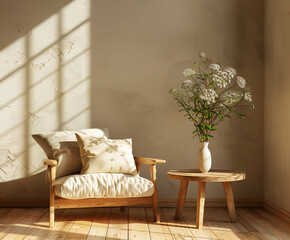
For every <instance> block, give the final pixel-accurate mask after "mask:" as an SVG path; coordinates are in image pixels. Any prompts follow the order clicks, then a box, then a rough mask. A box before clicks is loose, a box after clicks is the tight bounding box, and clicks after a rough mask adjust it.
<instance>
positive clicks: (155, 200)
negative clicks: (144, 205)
mask: <svg viewBox="0 0 290 240" xmlns="http://www.w3.org/2000/svg"><path fill="white" fill-rule="evenodd" d="M150 175H151V181H152V182H153V184H154V193H153V196H152V209H153V217H154V221H155V222H157V223H159V222H160V213H159V209H158V198H157V182H156V165H151V166H150Z"/></svg>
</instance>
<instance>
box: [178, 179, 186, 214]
mask: <svg viewBox="0 0 290 240" xmlns="http://www.w3.org/2000/svg"><path fill="white" fill-rule="evenodd" d="M187 187H188V181H181V182H180V188H179V195H178V201H177V206H176V212H175V219H176V220H181V217H182V212H183V207H184V201H185V198H186V193H187Z"/></svg>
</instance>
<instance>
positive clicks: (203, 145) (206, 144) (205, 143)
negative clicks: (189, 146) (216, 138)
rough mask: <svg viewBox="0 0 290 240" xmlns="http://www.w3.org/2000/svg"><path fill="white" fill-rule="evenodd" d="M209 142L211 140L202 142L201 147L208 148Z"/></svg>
mask: <svg viewBox="0 0 290 240" xmlns="http://www.w3.org/2000/svg"><path fill="white" fill-rule="evenodd" d="M208 144H209V142H201V143H200V148H207V147H208Z"/></svg>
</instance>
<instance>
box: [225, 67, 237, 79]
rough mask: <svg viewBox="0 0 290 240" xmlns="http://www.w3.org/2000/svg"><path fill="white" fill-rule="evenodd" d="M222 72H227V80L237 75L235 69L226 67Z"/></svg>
mask: <svg viewBox="0 0 290 240" xmlns="http://www.w3.org/2000/svg"><path fill="white" fill-rule="evenodd" d="M224 71H225V72H227V74H228V77H229V79H232V78H234V77H235V76H236V75H237V71H236V69H234V68H232V67H226V68H224Z"/></svg>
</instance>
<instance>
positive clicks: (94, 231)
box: [0, 208, 290, 240]
mask: <svg viewBox="0 0 290 240" xmlns="http://www.w3.org/2000/svg"><path fill="white" fill-rule="evenodd" d="M195 211H196V210H195V208H185V209H184V211H183V216H182V219H181V220H180V221H176V220H175V208H161V211H160V212H161V223H155V222H153V214H152V209H151V208H145V209H144V208H125V211H124V212H122V211H120V208H98V209H96V208H90V209H66V210H57V211H56V220H55V227H54V228H53V229H50V228H49V227H48V220H49V219H48V209H47V208H43V209H37V208H26V209H23V208H14V209H13V208H10V209H8V208H3V209H0V239H8V240H10V239H11V240H14V239H25V240H34V239H35V240H36V239H89V240H92V239H96V240H105V239H107V240H114V239H122V240H126V239H140V240H143V239H144V240H146V239H150V240H173V239H177V240H179V239H180V240H181V239H182V240H184V239H196V240H210V239H213V240H221V239H223V240H227V239H229V240H235V239H241V240H247V239H248V240H256V239H258V240H266V239H267V240H277V239H279V240H284V239H285V240H289V239H290V224H289V223H287V222H286V221H285V220H284V219H282V218H279V217H278V216H276V215H274V214H273V213H271V212H268V211H267V210H265V209H262V208H257V209H253V208H237V223H231V222H230V219H229V216H228V212H227V209H226V208H206V209H205V215H204V227H203V228H202V229H196V225H195V224H196V222H195V221H196V220H195Z"/></svg>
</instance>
